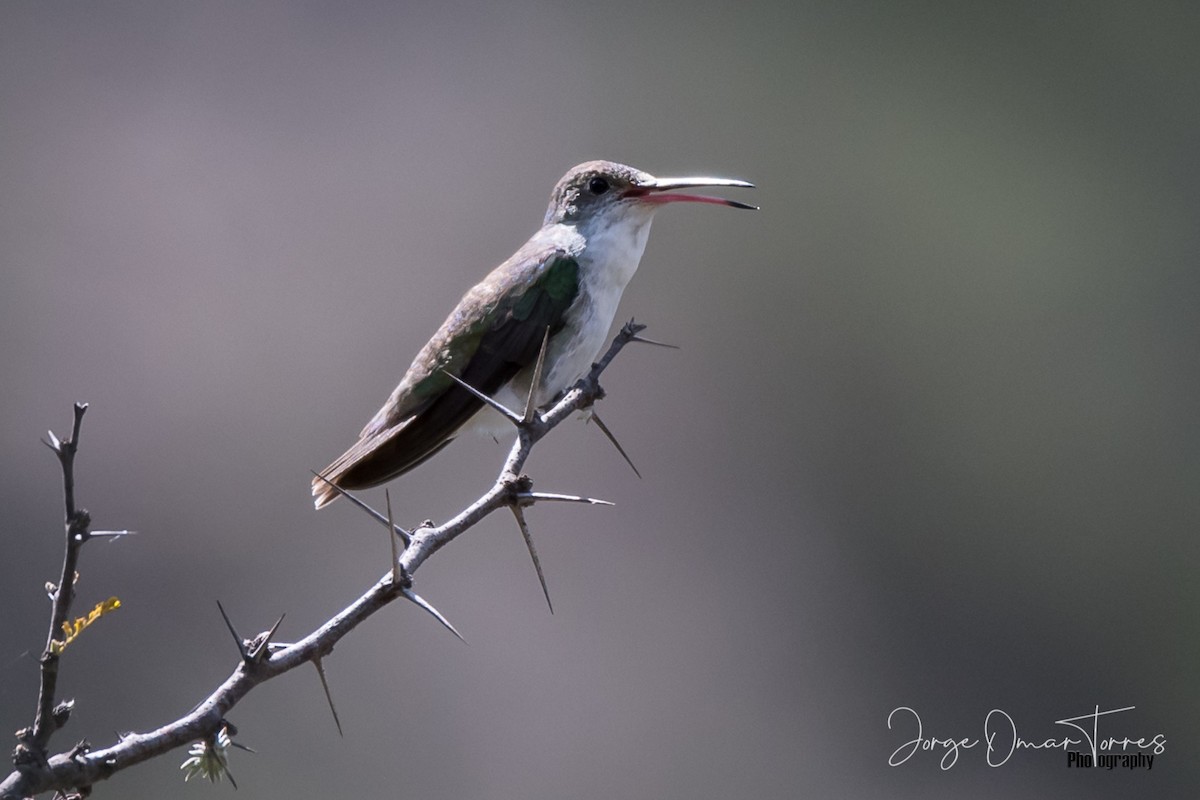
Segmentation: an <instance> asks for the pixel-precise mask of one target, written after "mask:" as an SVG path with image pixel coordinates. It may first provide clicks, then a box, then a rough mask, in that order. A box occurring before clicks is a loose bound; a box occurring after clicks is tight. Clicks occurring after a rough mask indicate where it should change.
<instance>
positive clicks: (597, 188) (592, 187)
mask: <svg viewBox="0 0 1200 800" xmlns="http://www.w3.org/2000/svg"><path fill="white" fill-rule="evenodd" d="M588 191H589V192H591V193H592V194H596V195H600V194H604V193H605V192H607V191H608V181H606V180H604V178H592V179H591V180H590V181H588Z"/></svg>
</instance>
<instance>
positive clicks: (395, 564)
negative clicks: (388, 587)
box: [383, 489, 400, 586]
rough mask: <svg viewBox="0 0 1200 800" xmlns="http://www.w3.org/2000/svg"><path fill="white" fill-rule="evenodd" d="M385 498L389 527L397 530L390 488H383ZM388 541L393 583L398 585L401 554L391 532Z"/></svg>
mask: <svg viewBox="0 0 1200 800" xmlns="http://www.w3.org/2000/svg"><path fill="white" fill-rule="evenodd" d="M383 499H384V501H385V502H387V512H388V516H387V522H388V527H389V528H391V529H392V530H395V528H396V523H394V522H393V521H392V519H393V518H392V493H391V491H390V490H388V489H384V490H383ZM388 541H389V542H391V544H392V585H393V586H398V585H399V584H400V554H399V553H397V552H396V537H395V536H392V535H391V534H390V533H389V534H388Z"/></svg>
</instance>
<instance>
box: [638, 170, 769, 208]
mask: <svg viewBox="0 0 1200 800" xmlns="http://www.w3.org/2000/svg"><path fill="white" fill-rule="evenodd" d="M712 186H733V187H736V188H739V189H753V188H754V184H753V183H748V182H747V181H739V180H734V179H731V178H655V179H654V180H652V181H649V182H647V183H643V184H641V185H640V186H638V187H637V188H634V189H630V190H629V191H627V192H625V196H626V197H636V198H639V199H640V200H641V201H642V202H644V203H712V204H714V205H718V206H730V207H732V208H745V209H749V210H751V211H757V210H758V206H752V205H749V204H748V203H741V202H738V201H737V200H727V199H725V198H724V197H711V196H709V195H704V194H679V193H677V192H676V191H675V190H677V189H696V188H701V187H712Z"/></svg>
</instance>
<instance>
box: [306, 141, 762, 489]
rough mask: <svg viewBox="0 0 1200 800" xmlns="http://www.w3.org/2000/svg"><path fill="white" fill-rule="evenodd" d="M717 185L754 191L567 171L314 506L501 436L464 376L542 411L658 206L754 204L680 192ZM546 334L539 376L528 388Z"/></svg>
mask: <svg viewBox="0 0 1200 800" xmlns="http://www.w3.org/2000/svg"><path fill="white" fill-rule="evenodd" d="M717 186H719V187H739V188H754V185H753V184H751V183H747V182H746V181H741V180H730V179H727V178H705V177H695V178H656V177H654V176H653V175H650V174H649V173H646V172H642V171H641V170H637V169H634V168H633V167H628V166H625V165H624V164H617V163H615V162H612V161H588V162H586V163H583V164H580V165H578V166H576V167H573V168H572V169H571V170H569V171H568V172H567V174H566V175H564V176H563V177H562V179H561V180H559V182H558V184H557V185H556V186H555V187H554V191H553V193H551V195H550V205H549V207H548V208H547V209H546V216H545V219H544V220H543V221H542V227H541V229H539V230H538V231H537V233H535V234H534V235H533V236H532V237H530V239H529V241H527V242H526V243H525V244H524V245H522V246H521V248H520V249H519V250H517V252H516V253H514V254H513V255H512V256H511V257H510V258H509V259H508V260H507V261H505V262H504V263H502V264H501V265H500V266H498V267H496V268H495V269H494V270H492V272H491V273H490V274H489V275H488V276H487V277H486V278H484V279H483V280H482V281H481V282H480V283H479V284H478V285H476V286H475V287H474V288H473V289H471V290H470V291H469V292H467V293H466V294H465V295H463V298H462V300H460V301H459V303H458V305H457V306H456V307H455V308H454V310H453V311H451V312H450V316H448V317H447V318H446V321H445V322H444V323H442V326H441V327H440V328H439V329H438V331H437V333H435V334H434V335H433V338H431V339H430V340H429V341H428V342H427V343H426V344H425V346H424V347H422V348H421V350H420V352H418V353H417V356H416V358H414V359H413V362H412V365H411V366H409V368H408V371H407V372H406V373H405V374H404V377H403V378H402V379H401V381H400V384H399V385H398V386H397V387H396V389H395V390H394V391H393V392H392V394H391V396H390V397H389V398H388V400H387V402H386V403H384V404H383V407H382V408H380V409H379V412H378V413H377V414H375V416H374V417H372V418H371V421H370V422H368V423H367V425H366V427H364V428H363V429H362V432H361V433H360V434H359V436H358V441H356V442H355V443H354V444H353V445H351V447H350V449H349V450H347V451H346V452H345V453H343V454H342V455H341V456H339V457H338V458H337V459H336V460H335V461H334V462H333V463H332V464H330V465H329V466H328V467H326V468H325V469H324V470H322V472H321V473H320V477H317V478H314V479H313V482H312V493H313V497H314V498H315V505H316V507H317V508H322V507H323V506H326V505H329V504H330V503H332V502H333V501H334V500H335V499H337V497H338V491H337V489H335V488H334V486H333V485H331V484H336V485H337V486H339V487H341V488H343V489H366V488H369V487H372V486H378V485H379V484H381V483H385V482H386V481H389V480H391V479H393V478H395V477H398V476H400V475H403V474H404V473H405V472H408V471H409V470H411V469H413V468H414V467H416V466H418V465H419V464H421V463H422V462H424V461H425V460H426V459H428V458H430V457H431V456H433V455H435V454H436V453H437V452H438V451H440V450H441V449H442V448H443V447H445V446H446V445H447V444H449V443H450V441H451V440H453V439H454V438H455V436H457V435H458V434H459V433H460V432H463V431H464V430H468V429H474V430H476V431H478V432H482V433H491V434H493V435H495V434H496V433H498V432H500V433H502V432H503V431H504V426H507V425H510V423H508V422H507V421H506V420H505V419H504V418H503V417H502V416H501V415H500V414H499V413H497V412H496V411H495V410H494V409H492V408H491V407H489V406H487V405H485V404H484V403H483V401H482V400H480V399H479V398H478V397H476V396H475V395H474V394H472V393H471V392H469V391H468V390H466V389H465V388H463V386H462V385H461V384H460V381H461V383H465V384H467V385H468V386H470V387H471V388H473V389H475V390H476V391H478V392H481V393H483V394H485V395H488V396H489V397H491V398H493V399H494V400H496V401H498V402H500V403H501V404H503V405H505V406H506V407H508V408H521V407H524V404H525V402H526V400H527V398H528V397H529V393H530V392H531V391H532V392H533V399H534V403H535V405H536V407H541V406H542V405H544V404H545V403H547V402H549V401H550V400H552V399H554V398H555V397H556V396H557V395H559V394H560V393H562V392H564V391H566V390H567V389H569V388H570V387H571V386H572V385H574V383H575V382H576V381H578V380H579V379H580V378H581V377H583V375H584V374H585V373H586V372H587V370H588V369H590V368H591V364H592V362H593V361H595V359H596V357H597V356H598V355H599V353H600V349H601V348H602V347H603V346H604V342H605V339H606V337H607V336H608V331H609V328H610V327H611V326H612V322H613V318H614V317H615V316H616V312H617V303H618V302H619V301H620V299H621V293H622V292H623V291H624V290H625V286H626V285H627V284H628V283H629V280H630V278H632V277H633V273H634V272H635V271H636V270H637V268H638V262H639V261H641V258H642V252H643V251H644V250H645V249H646V239H647V237H648V236H649V234H650V223H651V221H652V220H653V219H654V213H655V212H656V211H658V209H660V208H662V207H663V206H664V205H667V204H668V203H681V202H690V203H713V204H716V205H724V206H731V207H733V208H745V209H754V208H755V206H752V205H747V204H746V203H740V202H738V201H736V200H727V199H725V198H721V197H710V196H707V195H698V194H686V193H681V192H680V191H678V190H686V189H692V188H697V187H717ZM543 341H544V342H545V356H544V365H543V370H542V379H541V381H540V385H539V386H536V387H531V386H530V383H531V381H532V378H533V373H534V363H535V361H536V360H537V358H538V354H539V352H541V350H542V347H543ZM456 378H457V380H455V379H456Z"/></svg>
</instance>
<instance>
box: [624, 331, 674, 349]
mask: <svg viewBox="0 0 1200 800" xmlns="http://www.w3.org/2000/svg"><path fill="white" fill-rule="evenodd" d="M629 341H631V342H641V343H642V344H652V345H654V346H655V347H666V348H669V349H671V350H678V349H679V345H677V344H667V343H666V342H656V341H655V340H653V339H647V338H646V337H644V336H637V335H636V334H635V335H633V336H630V337H629Z"/></svg>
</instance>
